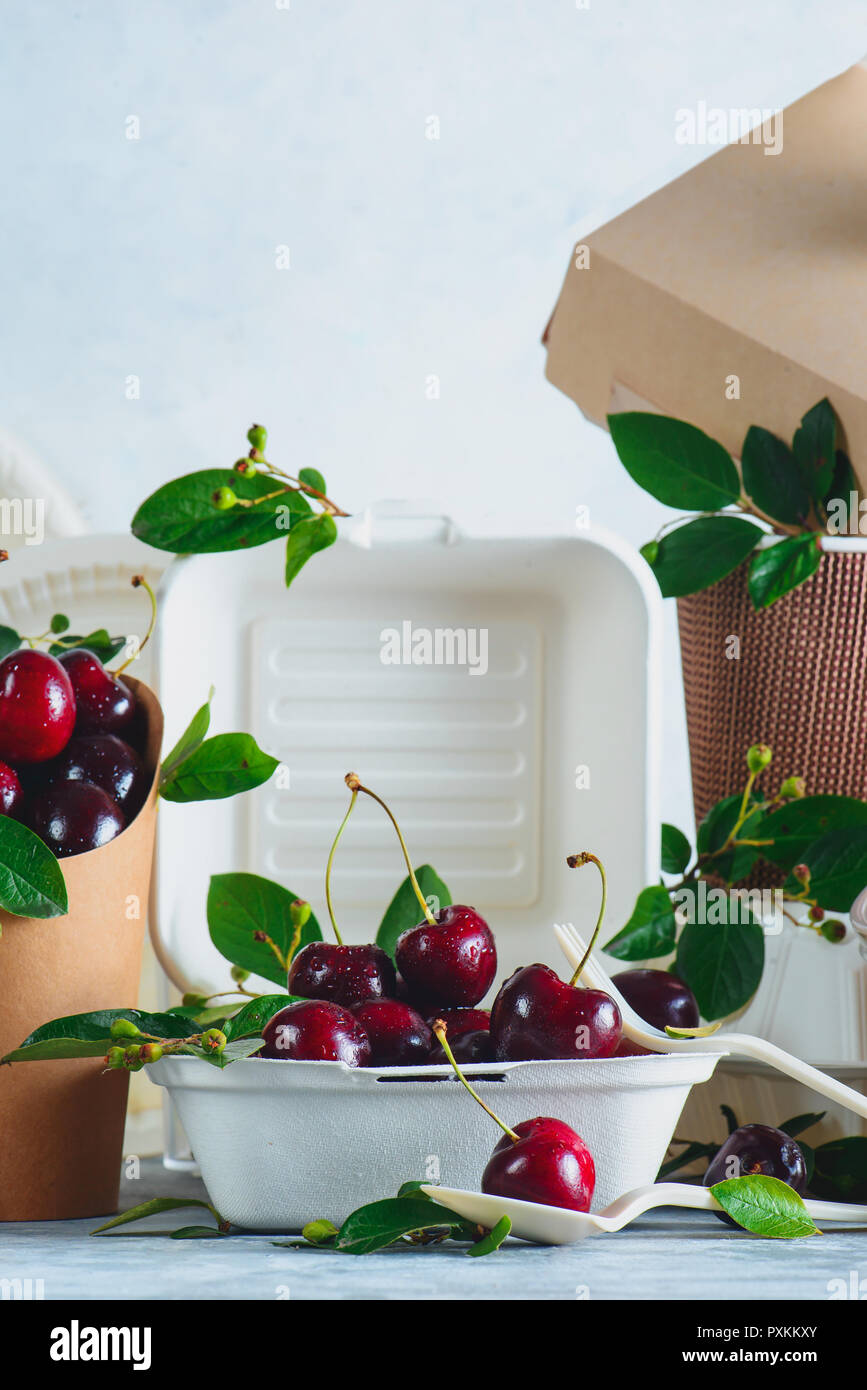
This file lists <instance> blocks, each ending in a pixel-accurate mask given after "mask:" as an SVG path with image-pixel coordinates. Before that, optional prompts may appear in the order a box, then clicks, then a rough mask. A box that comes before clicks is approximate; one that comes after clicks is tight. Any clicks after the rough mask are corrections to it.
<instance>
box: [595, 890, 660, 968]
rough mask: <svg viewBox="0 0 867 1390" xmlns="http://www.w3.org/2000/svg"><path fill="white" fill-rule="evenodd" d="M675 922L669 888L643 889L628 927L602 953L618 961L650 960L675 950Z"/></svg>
mask: <svg viewBox="0 0 867 1390" xmlns="http://www.w3.org/2000/svg"><path fill="white" fill-rule="evenodd" d="M675 931H676V922H675V917H674V907H673V905H672V901H671V898H670V896H669V893H668V889H667V888H663V887H662V886H661V885H656V886H654V887H651V888H643V889H642V890H641V892H640V893H639V895H638V898H637V900H636V903H635V907H634V908H633V909H632V916H631V917H630V919H629V921H628V922H627V923H626V926H625V927H623V928H622V930H621V931H619V932H618V933H617V935H616V936H612V938H611V940H610V941H608V942H606V944H605V945H604V946H603V948H602V949H603V950H604V951H607V953H608V955H609V956H615V957H616V958H617V960H650V959H651V958H652V957H654V956H667V955H670V954H671V952H672V951H673V950H674V937H675Z"/></svg>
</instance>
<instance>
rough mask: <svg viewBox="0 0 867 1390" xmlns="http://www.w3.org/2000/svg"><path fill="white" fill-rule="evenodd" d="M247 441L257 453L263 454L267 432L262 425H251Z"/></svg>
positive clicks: (266, 441)
mask: <svg viewBox="0 0 867 1390" xmlns="http://www.w3.org/2000/svg"><path fill="white" fill-rule="evenodd" d="M247 439H248V441H249V443H250V444H251V445H252V447H253V448H254V449H255V450H256V452H257V453H259V454H263V453H264V452H265V445H266V444H267V443H268V431H267V430H266V428H265V426H264V425H251V426H250V428H249V429H248V431H247Z"/></svg>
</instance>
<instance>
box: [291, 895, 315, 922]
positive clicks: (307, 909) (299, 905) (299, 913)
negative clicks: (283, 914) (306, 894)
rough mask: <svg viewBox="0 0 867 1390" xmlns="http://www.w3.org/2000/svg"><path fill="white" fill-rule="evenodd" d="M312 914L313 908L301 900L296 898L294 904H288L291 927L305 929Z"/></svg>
mask: <svg viewBox="0 0 867 1390" xmlns="http://www.w3.org/2000/svg"><path fill="white" fill-rule="evenodd" d="M312 912H313V908H312V907H311V906H310V904H309V903H306V902H305V901H304V899H303V898H296V899H295V901H294V903H290V904H289V917H290V920H291V922H292V926H293V927H295V928H296V929H297V928H298V927H302V928H303V927H306V926H307V923H308V922H309V921H310V916H311V913H312Z"/></svg>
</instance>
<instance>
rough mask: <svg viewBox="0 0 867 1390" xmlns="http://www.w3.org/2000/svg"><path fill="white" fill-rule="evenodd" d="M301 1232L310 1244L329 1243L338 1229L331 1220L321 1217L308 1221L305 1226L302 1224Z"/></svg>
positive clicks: (337, 1233) (337, 1232)
mask: <svg viewBox="0 0 867 1390" xmlns="http://www.w3.org/2000/svg"><path fill="white" fill-rule="evenodd" d="M301 1234H302V1236H303V1237H304V1239H305V1240H309V1242H310V1244H311V1245H331V1243H332V1242H333V1240H334V1237H335V1236H337V1235H339V1234H340V1231H339V1229H338V1228H337V1226H335V1224H334V1222H333V1221H328V1220H326V1219H324V1218H323V1219H321V1220H319V1221H308V1222H307V1225H306V1226H302V1228H301Z"/></svg>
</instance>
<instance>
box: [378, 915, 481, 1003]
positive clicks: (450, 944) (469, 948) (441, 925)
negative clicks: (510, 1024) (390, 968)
mask: <svg viewBox="0 0 867 1390" xmlns="http://www.w3.org/2000/svg"><path fill="white" fill-rule="evenodd" d="M435 915H436V923H435V924H432V923H430V922H427V921H425V922H422V923H421V924H420V925H419V926H417V927H412V928H411V929H410V930H409V931H405V932H404V933H403V935H402V936H399V937H398V940H397V946H396V947H395V952H394V955H395V960H396V961H397V968H398V970H399V971H400V973H401V975H402V976H403V978H404V980H405V981H406V984H407V987H408V989H409V991H410V995H411V997H412V998H413V999H415V1000H418V1001H421V1002H422V1003H427V1004H428V1006H433V1005H435V1004H442V1005H443V1007H445V1008H448V1007H454V1006H456V1005H461V1006H472V1005H473V1004H478V1002H479V1000H480V999H482V998H484V996H485V995H486V994H487V992H488V990H489V989H490V987H491V985H492V984H493V982H494V976H495V975H496V973H497V948H496V946H495V945H494V937H493V933H492V932H491V929H490V927H489V926H488V924H487V922H486V921H485V920H484V918H482V917H480V916H479V914H478V912H476V910H475V908H473V907H463V906H462V905H461V904H459V903H453V904H451V906H449V907H443V908H440V910H439V912H437V913H436V914H435Z"/></svg>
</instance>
